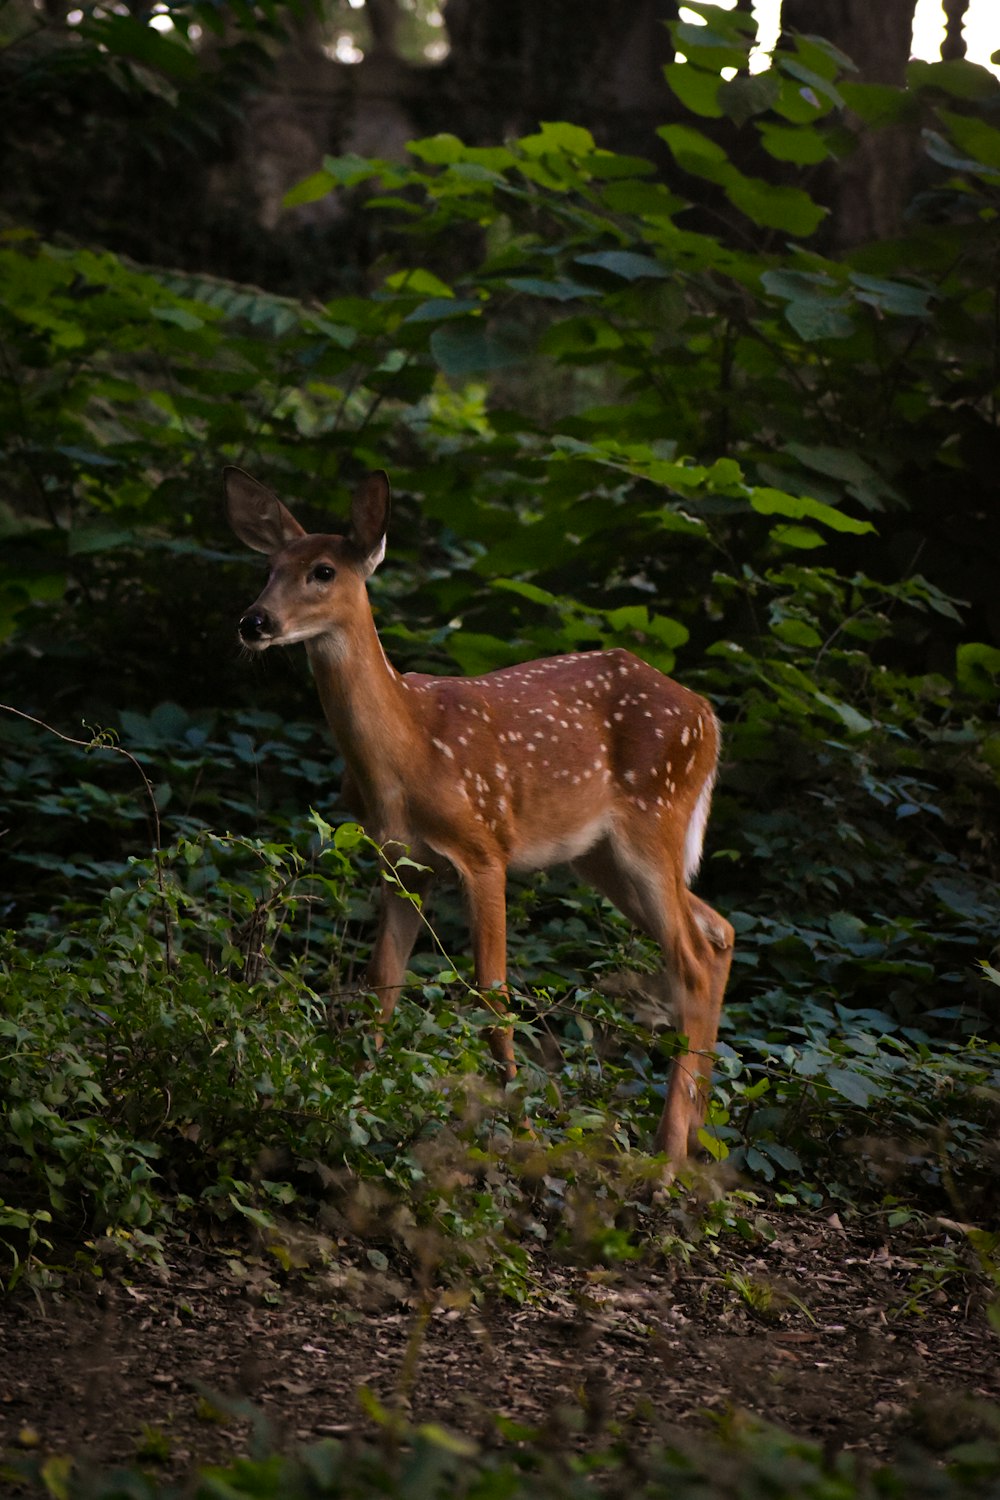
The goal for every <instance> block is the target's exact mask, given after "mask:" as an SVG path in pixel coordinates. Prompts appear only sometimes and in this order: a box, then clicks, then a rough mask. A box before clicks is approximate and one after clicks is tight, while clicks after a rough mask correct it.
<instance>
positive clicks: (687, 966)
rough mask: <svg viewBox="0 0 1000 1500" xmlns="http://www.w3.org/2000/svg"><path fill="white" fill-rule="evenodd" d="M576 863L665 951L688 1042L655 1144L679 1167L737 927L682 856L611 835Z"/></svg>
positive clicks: (693, 1127)
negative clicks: (696, 888) (687, 871)
mask: <svg viewBox="0 0 1000 1500" xmlns="http://www.w3.org/2000/svg"><path fill="white" fill-rule="evenodd" d="M574 869H576V870H577V871H578V872H579V873H580V874H581V875H582V876H583V877H584V879H585V880H587V881H589V882H590V883H591V884H592V885H593V886H595V887H596V888H597V890H599V891H600V892H601V894H602V895H605V896H607V898H608V900H609V901H612V902H613V903H614V905H615V906H617V907H618V909H619V911H620V912H622V914H623V915H624V916H626V917H628V919H629V921H631V922H633V923H634V924H635V926H636V927H638V929H639V931H640V932H642V933H644V934H645V935H646V936H647V937H649V938H652V939H653V941H654V942H655V943H657V944H658V945H659V947H660V951H661V952H662V954H663V961H664V976H665V981H666V985H667V990H668V995H669V998H670V1001H671V1003H672V1008H673V1012H674V1024H675V1025H676V1028H677V1030H678V1031H679V1032H680V1033H681V1034H682V1035H683V1036H684V1037H686V1039H687V1041H686V1045H685V1047H684V1050H683V1051H682V1052H681V1053H679V1054H678V1056H677V1057H676V1058H675V1060H674V1064H673V1068H672V1070H671V1074H670V1078H669V1081H668V1084H667V1091H666V1099H665V1101H664V1106H663V1113H662V1115H661V1117H660V1123H659V1126H658V1127H657V1131H656V1136H655V1138H654V1145H655V1149H656V1150H657V1151H662V1152H664V1153H665V1154H666V1155H667V1156H668V1157H669V1158H670V1161H671V1164H672V1165H673V1166H674V1167H677V1166H679V1165H680V1164H681V1163H682V1162H683V1161H684V1160H685V1158H686V1157H687V1155H688V1151H689V1149H690V1148H691V1146H692V1145H693V1144H694V1143H695V1140H696V1136H697V1131H698V1129H699V1127H700V1126H701V1124H702V1122H703V1121H704V1118H705V1105H706V1102H707V1097H708V1084H709V1079H710V1077H711V1072H712V1056H713V1052H714V1048H715V1043H716V1039H717V1036H718V1030H719V1017H720V1015H721V1012H722V1000H723V996H724V994H725V989H726V981H727V979H728V976H729V967H730V964H731V962H732V955H733V929H732V927H731V926H730V924H729V923H728V922H727V921H726V919H725V918H724V917H722V916H720V915H719V913H718V912H716V911H714V910H713V908H712V907H710V906H709V905H708V904H707V903H706V902H704V901H702V899H701V898H700V897H699V896H695V895H693V894H692V892H691V891H689V890H688V888H687V886H686V885H685V884H684V880H683V876H682V874H681V870H680V862H679V860H678V861H673V860H666V861H662V862H654V861H653V860H652V859H647V858H642V857H639V856H637V855H636V854H635V853H634V852H633V851H632V850H629V852H628V853H627V854H623V853H622V852H621V851H620V850H619V849H618V848H617V847H616V846H615V844H614V843H613V842H612V841H611V840H610V839H606V840H605V841H604V842H603V843H601V844H599V845H598V846H597V847H596V848H595V849H592V850H590V851H589V852H588V853H587V854H585V855H583V856H582V857H581V858H579V859H577V860H575V861H574Z"/></svg>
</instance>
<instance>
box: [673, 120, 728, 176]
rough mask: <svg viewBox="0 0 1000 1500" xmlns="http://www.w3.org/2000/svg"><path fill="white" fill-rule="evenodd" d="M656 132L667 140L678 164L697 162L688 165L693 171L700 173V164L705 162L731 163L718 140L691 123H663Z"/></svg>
mask: <svg viewBox="0 0 1000 1500" xmlns="http://www.w3.org/2000/svg"><path fill="white" fill-rule="evenodd" d="M656 133H657V135H658V136H659V137H660V139H661V140H662V141H666V143H667V145H668V146H669V147H670V150H671V152H672V153H673V157H674V160H675V161H676V162H677V164H678V166H682V167H686V166H688V163H696V164H697V165H692V166H690V167H688V170H690V171H692V172H695V173H698V172H699V165H700V164H704V163H710V164H718V165H720V166H728V164H729V157H728V156H727V155H726V153H725V151H724V150H723V148H722V147H721V146H720V145H719V144H718V142H716V141H712V140H709V138H708V136H707V135H702V133H701V131H700V130H695V129H694V127H693V126H691V125H661V126H660V127H659V128H658V130H657V132H656Z"/></svg>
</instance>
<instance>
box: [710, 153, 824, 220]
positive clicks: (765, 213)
mask: <svg viewBox="0 0 1000 1500" xmlns="http://www.w3.org/2000/svg"><path fill="white" fill-rule="evenodd" d="M722 186H723V190H724V191H725V194H726V197H727V198H728V199H729V201H730V203H732V204H733V206H734V208H738V209H739V210H740V211H741V212H742V213H745V214H746V216H747V218H748V219H752V220H753V222H754V223H755V224H759V225H761V226H762V227H763V228H765V229H783V230H784V231H785V232H786V233H787V234H794V235H801V236H802V237H807V236H808V235H811V234H813V233H814V232H815V231H816V229H817V228H818V227H819V225H820V224H821V223H822V222H823V220H824V219H825V218H826V215H827V213H828V212H829V210H828V209H826V208H824V207H823V205H822V204H820V203H814V202H813V200H812V198H810V196H809V194H808V193H805V192H803V191H802V189H801V188H796V187H776V186H775V185H774V184H773V183H770V182H765V181H764V179H763V178H762V177H745V176H743V174H742V173H737V172H736V171H735V169H734V171H733V176H732V177H731V178H728V177H727V179H726V180H725V181H724V182H723V184H722Z"/></svg>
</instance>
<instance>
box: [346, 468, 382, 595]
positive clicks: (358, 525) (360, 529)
mask: <svg viewBox="0 0 1000 1500" xmlns="http://www.w3.org/2000/svg"><path fill="white" fill-rule="evenodd" d="M389 495H390V491H389V476H388V475H387V474H386V472H385V470H384V469H375V470H373V472H372V473H371V474H369V475H368V477H367V478H366V479H363V480H362V481H361V483H360V484H359V485H358V488H357V489H356V490H355V492H354V499H353V500H352V501H351V541H352V542H353V543H354V545H355V546H356V547H357V549H358V551H359V552H360V553H361V556H362V561H363V563H364V567H365V571H366V574H369V573H374V571H375V569H376V568H377V567H378V565H379V563H380V562H381V561H382V559H383V557H384V556H385V534H386V532H387V531H388V529H389Z"/></svg>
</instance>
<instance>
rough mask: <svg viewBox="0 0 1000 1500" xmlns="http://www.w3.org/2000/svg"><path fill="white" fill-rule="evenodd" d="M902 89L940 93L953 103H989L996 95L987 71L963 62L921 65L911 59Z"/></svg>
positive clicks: (998, 87)
mask: <svg viewBox="0 0 1000 1500" xmlns="http://www.w3.org/2000/svg"><path fill="white" fill-rule="evenodd" d="M906 86H907V88H910V89H940V90H941V92H942V93H945V94H951V96H952V98H954V99H969V100H976V101H978V100H985V99H993V98H995V97H996V95H997V94H998V93H1000V83H998V82H997V80H996V78H994V76H993V74H992V73H991V72H990V71H989V69H988V68H981V67H980V66H979V64H978V63H971V62H968V61H967V60H966V59H964V58H962V59H961V60H957V59H956V60H955V61H953V62H922V61H921V60H919V59H914V60H913V61H912V62H911V63H910V64H909V66H908V67H907V69H906Z"/></svg>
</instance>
